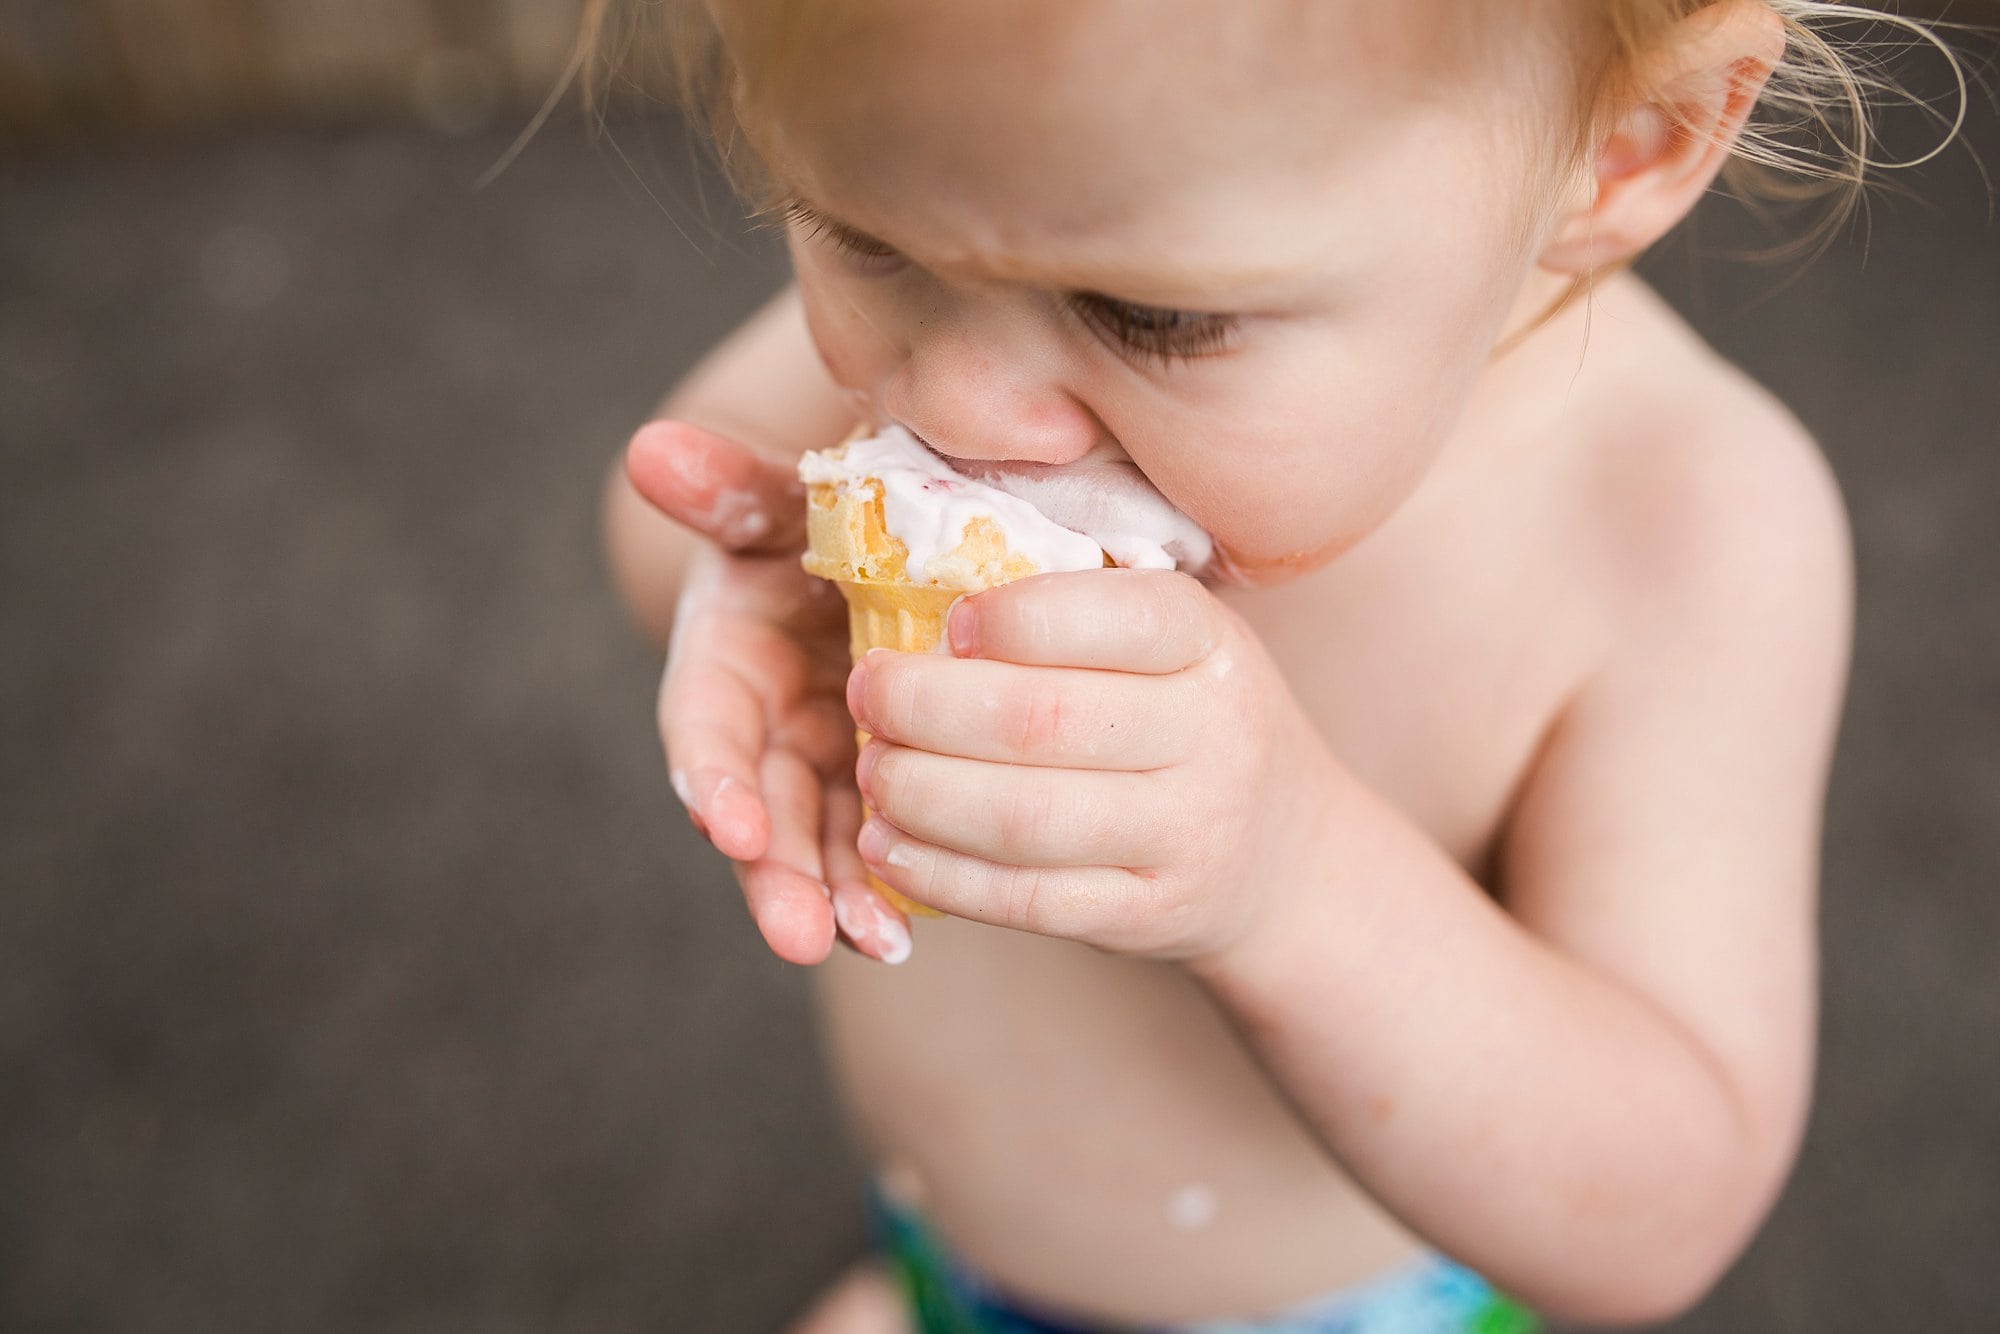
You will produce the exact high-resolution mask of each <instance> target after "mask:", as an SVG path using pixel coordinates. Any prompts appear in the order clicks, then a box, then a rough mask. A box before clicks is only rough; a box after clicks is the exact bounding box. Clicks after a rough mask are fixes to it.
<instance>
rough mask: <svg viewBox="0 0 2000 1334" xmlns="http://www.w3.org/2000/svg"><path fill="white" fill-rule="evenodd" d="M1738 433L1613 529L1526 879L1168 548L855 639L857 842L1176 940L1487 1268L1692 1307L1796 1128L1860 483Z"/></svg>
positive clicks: (934, 892) (1232, 1006) (1093, 923)
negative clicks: (892, 651)
mask: <svg viewBox="0 0 2000 1334" xmlns="http://www.w3.org/2000/svg"><path fill="white" fill-rule="evenodd" d="M1750 434H1753V435H1758V436H1760V438H1751V439H1733V440H1723V441H1717V440H1714V439H1713V438H1711V439H1709V440H1706V441H1702V442H1699V444H1698V445H1696V446H1694V447H1695V448H1696V449H1697V450H1698V451H1699V452H1700V453H1701V458H1700V460H1699V462H1698V463H1697V464H1695V465H1694V466H1691V467H1686V468H1681V469H1679V470H1676V469H1675V468H1674V467H1672V466H1670V465H1671V463H1672V461H1673V458H1674V456H1675V455H1676V454H1677V449H1676V444H1677V442H1675V441H1671V440H1666V441H1661V442H1659V445H1660V448H1659V449H1658V450H1657V451H1655V455H1656V456H1657V457H1658V458H1659V460H1660V463H1661V466H1660V477H1659V478H1657V479H1651V478H1649V479H1646V485H1645V486H1644V487H1642V488H1639V489H1640V490H1641V492H1642V493H1643V494H1645V495H1646V497H1647V508H1646V510H1645V512H1644V513H1643V514H1642V515H1638V516H1635V521H1634V522H1633V523H1631V524H1630V525H1627V526H1625V527H1624V528H1623V529H1621V532H1620V534H1619V539H1620V540H1619V545H1618V549H1614V550H1607V551H1606V552H1605V553H1604V555H1605V558H1606V559H1607V560H1620V561H1625V562H1629V565H1628V566H1627V567H1626V568H1627V569H1628V571H1630V572H1631V577H1629V578H1628V579H1627V580H1626V581H1625V582H1626V584H1627V585H1629V592H1630V593H1631V595H1632V596H1631V598H1630V600H1629V601H1628V602H1627V603H1626V604H1625V610H1626V612H1627V613H1629V615H1630V616H1631V618H1632V619H1631V623H1630V625H1628V626H1625V627H1621V628H1622V629H1624V630H1626V631H1628V632H1629V633H1626V634H1625V635H1624V637H1623V638H1622V640H1621V642H1620V643H1619V645H1618V647H1617V648H1616V649H1615V651H1613V652H1612V653H1611V654H1610V656H1609V657H1608V659H1607V660H1606V661H1605V662H1604V663H1603V664H1602V667H1601V670H1599V671H1598V672H1597V673H1596V675H1595V677H1594V678H1593V679H1592V680H1590V681H1589V682H1587V683H1586V685H1585V686H1584V688H1583V689H1582V690H1581V691H1580V693H1579V694H1578V696H1577V697H1576V698H1575V700H1574V701H1573V703H1572V705H1571V706H1570V707H1569V708H1568V709H1567V710H1566V712H1565V713H1564V715H1563V716H1562V718H1561V719H1560V721H1559V723H1558V725H1557V726H1556V727H1555V729H1554V730H1553V732H1552V734H1551V736H1550V737H1549V738H1548V740H1547V743H1546V746H1545V748H1544V751H1543V754H1542V755H1541V757H1540V759H1539V761H1538V762H1537V764H1536V765H1535V766H1534V769H1533V771H1532V772H1531V774H1530V775H1529V776H1528V778H1527V780H1526V784H1525V787H1524V789H1523V791H1522V793H1521V796H1520V799H1519V802H1518V807H1517V810H1516V812H1515V814H1514V816H1513V818H1512V820H1511V823H1510V827H1509V835H1508V837H1507V839H1506V841H1505V846H1504V849H1503V855H1502V863H1503V865H1502V869H1501V873H1500V875H1499V880H1500V885H1499V889H1500V890H1501V892H1502V893H1503V895H1504V898H1505V902H1506V908H1505V910H1504V911H1503V909H1502V908H1501V907H1500V906H1498V905H1496V903H1495V902H1494V901H1493V900H1492V899H1491V898H1489V897H1488V895H1487V894H1486V892H1485V891H1484V890H1483V889H1482V888H1481V886H1479V885H1478V884H1476V883H1475V882H1474V881H1473V880H1472V879H1471V878H1470V877H1469V876H1468V875H1467V874H1466V873H1465V872H1464V871H1463V870H1462V869H1461V868H1460V867H1459V866H1458V865H1457V864H1456V863H1455V862H1453V861H1452V860H1451V859H1450V858H1449V857H1447V856H1446V855H1445V854H1444V853H1443V852H1442V851H1441V850H1440V849H1439V848H1438V847H1437V846H1436V845H1435V844H1434V843H1433V842H1432V841H1431V840H1430V839H1429V838H1428V837H1427V836H1426V835H1425V834H1424V833H1423V832H1422V831H1421V830H1420V829H1418V828H1417V827H1415V826H1414V825H1413V824H1411V823H1410V822H1409V821H1408V820H1407V819H1406V818H1405V817H1403V816H1402V815H1401V814H1400V813H1399V812H1397V811H1396V810H1394V809H1393V808H1391V807H1390V806H1389V805H1388V804H1387V803H1386V802H1384V801H1382V800H1381V799H1379V798H1378V797H1376V796H1375V795H1374V794H1373V793H1372V792H1370V791H1368V790H1367V789H1366V788H1365V787H1363V786H1362V785H1361V784H1360V783H1359V782H1358V781H1357V780H1355V779H1354V778H1353V777H1352V776H1351V775H1349V774H1348V773H1347V772H1346V771H1345V770H1344V769H1343V768H1342V767H1341V766H1340V765H1339V763H1338V761H1337V759H1336V758H1335V757H1333V756H1332V755H1330V754H1329V753H1327V751H1326V749H1325V747H1324V745H1322V744H1320V743H1318V741H1317V738H1316V737H1315V736H1312V729H1311V725H1310V724H1309V723H1308V722H1307V721H1306V720H1305V719H1304V718H1303V716H1302V715H1301V714H1299V713H1298V711H1297V709H1296V706H1295V705H1294V704H1292V703H1291V701H1290V699H1289V695H1288V694H1287V693H1286V692H1285V691H1284V688H1283V687H1282V685H1280V684H1278V683H1276V681H1275V675H1276V674H1275V670H1274V669H1273V668H1272V666H1271V665H1270V663H1269V661H1268V659H1267V658H1266V657H1265V656H1264V655H1263V653H1262V651H1261V647H1260V646H1259V645H1257V644H1256V643H1255V641H1254V639H1253V638H1252V637H1251V636H1250V635H1249V634H1248V632H1247V630H1245V629H1244V628H1243V627H1242V626H1241V625H1240V623H1238V622H1236V621H1235V620H1234V618H1233V617H1231V616H1230V615H1229V614H1228V613H1227V612H1226V611H1225V610H1223V609H1222V608H1221V606H1220V604H1219V603H1217V602H1216V601H1215V600H1214V599H1213V598H1212V597H1210V596H1209V595H1208V594H1207V593H1206V592H1205V591H1203V590H1201V589H1200V588H1198V587H1197V586H1196V585H1194V584H1193V583H1192V582H1191V581H1188V580H1185V579H1180V578H1179V577H1177V576H1147V575H1136V574H1126V573H1125V572H1120V571H1106V572H1104V573H1102V574H1084V575H1073V576H1063V575H1058V576H1049V577H1047V578H1044V579H1036V580H1028V581H1025V582H1023V583H1021V584H1018V585H1012V586H1009V587H1008V588H1003V589H999V590H995V591H993V592H989V593H984V594H980V595H978V596H977V597H975V598H972V599H968V600H967V601H966V602H964V603H961V604H960V605H959V607H958V609H957V611H956V612H955V614H954V618H953V623H952V635H953V643H954V648H955V649H956V651H957V652H958V653H959V654H960V656H961V658H965V657H974V658H978V659H984V661H975V662H964V661H959V662H951V661H942V660H941V661H938V662H930V661H925V660H922V659H919V658H917V657H915V656H910V657H900V656H899V657H896V658H894V659H883V660H878V661H874V662H871V663H864V664H862V666H861V667H860V668H859V669H857V676H858V678H859V679H858V680H857V683H856V684H855V685H854V686H853V687H851V688H850V694H849V700H850V703H851V704H852V705H854V706H855V707H856V709H857V713H858V714H859V715H860V716H861V717H862V719H863V722H864V725H865V726H867V727H868V728H869V730H870V731H872V732H874V733H875V735H876V736H877V738H878V740H877V742H876V743H874V744H871V746H870V747H869V753H866V754H864V756H863V758H862V766H861V768H862V774H863V786H864V791H865V792H866V793H867V794H868V796H869V797H870V798H871V800H872V802H873V804H874V805H875V807H876V809H877V810H879V811H880V812H882V814H883V816H884V817H885V820H886V823H884V822H876V823H871V825H870V826H869V828H868V829H867V830H865V831H864V833H863V837H862V847H863V851H864V854H865V855H866V856H867V857H868V859H869V860H870V862H871V864H873V865H875V867H876V869H877V870H878V872H879V873H881V874H883V875H884V877H885V878H887V879H888V880H889V881H890V883H891V884H893V885H895V887H896V888H898V889H899V890H902V891H903V892H905V893H907V894H909V895H910V896H911V897H913V898H915V899H917V900H919V901H922V902H927V903H930V904H932V905H934V906H939V907H942V908H944V909H946V910H947V911H951V912H954V913H958V914H960V915H965V916H972V917H976V918H981V919H984V920H989V921H998V922H1002V923H1005V924H1008V925H1014V926H1019V927H1024V928H1026V929H1031V930H1038V931H1043V932H1045V933H1048V934H1053V935H1060V936H1068V937H1071V938H1076V939H1082V940H1087V941H1090V942H1091V943H1094V944H1098V945H1100V946H1103V947H1106V948H1111V949H1117V950H1122V951H1128V952H1134V953H1141V954H1150V955H1154V956H1156V957H1182V958H1185V959H1187V960H1188V963H1189V966H1190V968H1191V969H1192V971H1193V972H1194V974H1195V975H1196V976H1197V977H1198V978H1200V979H1201V980H1202V981H1203V982H1204V983H1205V984H1206V985H1207V986H1208V987H1209V988H1210V990H1211V991H1212V992H1213V994H1214V995H1215V996H1216V997H1217V998H1218V999H1219V1000H1220V1002H1221V1003H1222V1004H1223V1005H1224V1006H1225V1007H1226V1009H1227V1010H1228V1011H1229V1012H1230V1013H1231V1014H1232V1015H1233V1016H1234V1017H1235V1019H1236V1021H1237V1022H1238V1023H1239V1024H1240V1026H1241V1028H1242V1030H1243V1031H1244V1033H1245V1034H1246V1036H1247V1038H1248V1039H1249V1041H1250V1042H1251V1043H1252V1044H1253V1046H1254V1047H1255V1049H1256V1050H1257V1051H1258V1052H1259V1053H1260V1054H1261V1056H1262V1058H1263V1059H1264V1061H1265V1062H1266V1064H1267V1065H1268V1067H1269V1068H1270V1070H1271V1071H1272V1072H1273V1074H1274V1075H1275V1077H1276V1078H1277V1079H1278V1080H1279V1082H1280V1083H1281V1084H1282V1085H1283V1087H1285V1088H1286V1089H1287V1090H1288V1091H1289V1092H1290V1094H1291V1095H1292V1097H1293V1098H1294V1099H1295V1101H1296V1103H1297V1105H1298V1107H1299V1109H1300V1111H1301V1113H1302V1115H1303V1116H1304V1117H1305V1118H1306V1119H1307V1121H1308V1122H1309V1123H1310V1124H1311V1125H1312V1126H1313V1127H1315V1128H1316V1129H1317V1131H1318V1132H1319V1134H1320V1135H1321V1136H1322V1138H1323V1139H1324V1141H1325V1143H1326V1144H1327V1145H1328V1147H1329V1148H1330V1150H1331V1151H1332V1152H1333V1153H1334V1154H1335V1155H1336V1156H1337V1157H1338V1158H1339V1159H1340V1161H1341V1162H1342V1163H1343V1164H1344V1165H1345V1166H1346V1167H1347V1168H1348V1170H1350V1171H1351V1172H1352V1173H1353V1174H1354V1175H1355V1176H1356V1177H1357V1179H1359V1180H1360V1181H1361V1182H1363V1183H1364V1184H1365V1185H1366V1186H1367V1187H1368V1189H1369V1190H1370V1191H1371V1193H1373V1194H1374V1195H1375V1196H1376V1197H1377V1198H1378V1199H1379V1200H1380V1201H1382V1202H1383V1203H1384V1204H1385V1205H1386V1206H1387V1207H1388V1208H1389V1209H1391V1210H1392V1211H1394V1212H1395V1213H1396V1214H1397V1215H1398V1216H1400V1217H1401V1218H1402V1219H1404V1220H1405V1221H1406V1222H1407V1223H1409V1224H1410V1226H1411V1227H1412V1228H1413V1229H1414V1230H1416V1231H1417V1232H1419V1233H1420V1234H1422V1235H1423V1236H1425V1237H1426V1238H1428V1239H1430V1240H1431V1241H1432V1242H1433V1243H1434V1244H1436V1245H1438V1246H1439V1247H1441V1248H1442V1249H1444V1250H1446V1251H1448V1252H1450V1253H1451V1254H1453V1255H1455V1256H1457V1257H1458V1258H1460V1259H1462V1260H1464V1261H1465V1262H1466V1263H1468V1264H1470V1265H1472V1266H1474V1267H1475V1268H1478V1269H1480V1270H1481V1271H1483V1272H1485V1273H1487V1274H1488V1275H1490V1276H1491V1277H1492V1278H1493V1279H1494V1280H1495V1281H1496V1282H1497V1283H1499V1284H1500V1285H1502V1286H1503V1287H1506V1288H1509V1289H1511V1290H1513V1291H1515V1292H1517V1293H1518V1294H1519V1295H1521V1296H1522V1297H1524V1298H1526V1299H1527V1300H1529V1301H1531V1302H1533V1303H1536V1304H1538V1305H1541V1306H1543V1307H1544V1308H1546V1309H1548V1310H1550V1311H1551V1312H1553V1313H1559V1314H1563V1315H1567V1316H1570V1317H1573V1318H1579V1319H1585V1320H1634V1319H1654V1318H1659V1317H1661V1316H1663V1315H1665V1314H1667V1313H1668V1312H1671V1311H1673V1310H1675V1309H1678V1308H1680V1307H1682V1306H1685V1305H1686V1304H1688V1303H1690V1302H1692V1301H1693V1300H1694V1299H1696V1298H1697V1297H1699V1296H1700V1295H1701V1293H1702V1292H1704V1291H1705V1290H1706V1288H1707V1287H1708V1286H1709V1285H1710V1284H1711V1283H1712V1282H1713V1281H1714V1279H1715V1277H1716V1276H1717V1275H1718V1274H1719V1273H1720V1272H1721V1270H1722V1269H1723V1268H1724V1267H1725V1266H1726V1265H1727V1263H1728V1262H1729V1261H1730V1260H1731V1259H1733V1257H1734V1256H1735V1255H1736V1253H1737V1252H1738V1251H1739V1250H1740V1248H1741V1246H1742V1244H1743V1243H1744V1241H1745V1240H1746V1239H1747V1237H1748V1235H1749V1233H1750V1231H1751V1230H1752V1228H1753V1227H1754V1226H1755V1224H1756V1222H1757V1221H1758V1220H1759V1219H1760V1218H1761V1216H1762V1215H1763V1213H1764V1212H1765V1211H1766V1209H1767V1208H1768V1207H1769V1205H1770V1203H1771V1201H1772V1199H1773V1198H1774V1196H1775V1194H1776V1192H1777V1189H1778V1187H1779V1185H1780V1184H1781V1182H1782V1179H1783V1176H1784V1173H1785V1171H1786V1169H1787V1167H1788V1165H1789V1163H1790V1161H1791V1158H1792V1156H1793V1154H1794V1152H1795V1148H1796V1145H1797V1142H1798V1139H1799V1136H1800V1132H1801V1127H1802V1123H1803V1118H1804V1111H1805V1106H1806V1101H1807V1094H1808V1086H1809V1083H1810V1073H1811V1052H1812V1036H1813V1022H1814V990H1815V989H1814V963H1813V958H1814V926H1813V912H1814V897H1815V882H1816V855H1817V843H1818V833H1819V815H1818V811H1819V802H1820V797H1821V793H1822V790H1823V783H1824V775H1825V770H1826V765H1827V760H1828V753H1829V749H1830V742H1831V736H1832V731H1833V727H1834V721H1835V717H1836V714H1837V711H1838V701H1839V697H1840V693H1841V686H1842V681H1843V676H1844V662H1845V644H1846V634H1847V604H1848V573H1847V565H1846V546H1845V532H1844V527H1843V520H1842V518H1841V512H1840V506H1839V502H1838V498H1837V496H1835V494H1834V492H1833V488H1832V486H1831V484H1830V482H1829V481H1828V480H1827V478H1826V477H1825V474H1824V470H1823V466H1822V465H1820V464H1819V463H1818V461H1817V457H1816V455H1815V454H1814V453H1813V451H1812V450H1811V446H1810V444H1809V443H1808V442H1805V441H1803V440H1802V439H1801V438H1800V436H1799V433H1798V431H1797V428H1796V427H1795V426H1792V425H1790V424H1789V423H1788V422H1787V421H1785V420H1783V419H1781V418H1780V416H1779V414H1776V413H1768V414H1765V418H1764V422H1763V426H1762V428H1761V429H1760V431H1758V432H1751V433H1750ZM1772 436H1775V437H1776V438H1775V440H1774V439H1773V438H1770V437H1772ZM1641 452H1643V451H1641ZM995 660H998V661H995ZM1014 664H1031V665H1033V666H1034V667H1035V668H1036V669H1037V672H1036V673H1031V672H1028V671H1026V670H1024V669H1023V668H1021V667H1018V666H1015V665H1014ZM1105 668H1112V669H1115V670H1110V671H1107V670H1102V669H1105ZM1037 673H1038V674H1037ZM971 691H976V692H977V697H978V698H981V699H983V700H985V701H986V702H987V707H986V709H985V710H983V711H982V712H981V713H980V714H979V715H978V716H968V715H967V713H966V711H964V710H962V709H952V708H950V707H949V704H950V701H952V700H953V699H957V698H963V697H965V695H966V694H967V692H971ZM892 742H893V743H895V744H893V745H892V744H890V743H892ZM979 761H985V762H979ZM991 761H1002V763H999V764H995V763H991ZM1037 765H1040V766H1049V767H1041V768H1036V767H1033V766H1037ZM1077 766H1086V767H1077ZM946 792H948V793H949V794H950V798H949V800H946V799H944V798H942V797H940V796H939V795H937V794H940V793H946ZM1194 813H1198V816H1197V817H1196V818H1190V817H1191V815H1193V814H1194ZM1120 868H1144V869H1143V870H1140V871H1129V870H1124V869H1120Z"/></svg>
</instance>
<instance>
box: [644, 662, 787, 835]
mask: <svg viewBox="0 0 2000 1334" xmlns="http://www.w3.org/2000/svg"><path fill="white" fill-rule="evenodd" d="M659 726H660V737H661V739H662V741H664V742H665V744H666V750H667V772H668V776H669V777H670V779H671V780H672V782H673V787H674V793H675V795H676V796H678V797H679V798H680V799H681V804H682V805H684V806H686V807H687V810H688V815H689V816H690V817H692V818H693V820H694V822H695V827H696V828H697V829H699V830H701V832H702V834H703V835H704V836H705V837H707V839H708V841H709V842H711V843H713V844H714V845H715V846H716V849H717V851H719V852H721V853H722V855H723V856H725V857H728V858H730V859H731V860H732V861H739V862H752V861H756V860H758V859H760V858H761V857H763V856H764V855H765V852H766V850H767V848H768V845H769V842H770V835H771V819H770V814H769V812H768V811H767V810H766V809H765V806H764V798H763V794H762V783H761V781H760V780H759V777H758V774H757V757H758V756H760V755H761V754H762V753H763V751H764V746H765V726H764V710H763V707H762V705H761V704H759V703H758V700H757V697H756V696H755V695H754V694H753V693H752V692H751V691H750V689H749V688H748V686H747V685H746V684H745V683H744V682H743V681H742V679H741V678H739V677H738V676H737V675H736V674H735V673H734V672H732V671H731V670H730V669H729V668H728V667H726V666H724V665H722V664H720V663H718V662H715V661H713V660H709V661H703V662H691V663H685V664H682V663H676V664H673V665H670V666H669V667H668V668H667V672H666V675H665V676H664V677H663V678H662V680H661V683H660V704H659Z"/></svg>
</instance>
